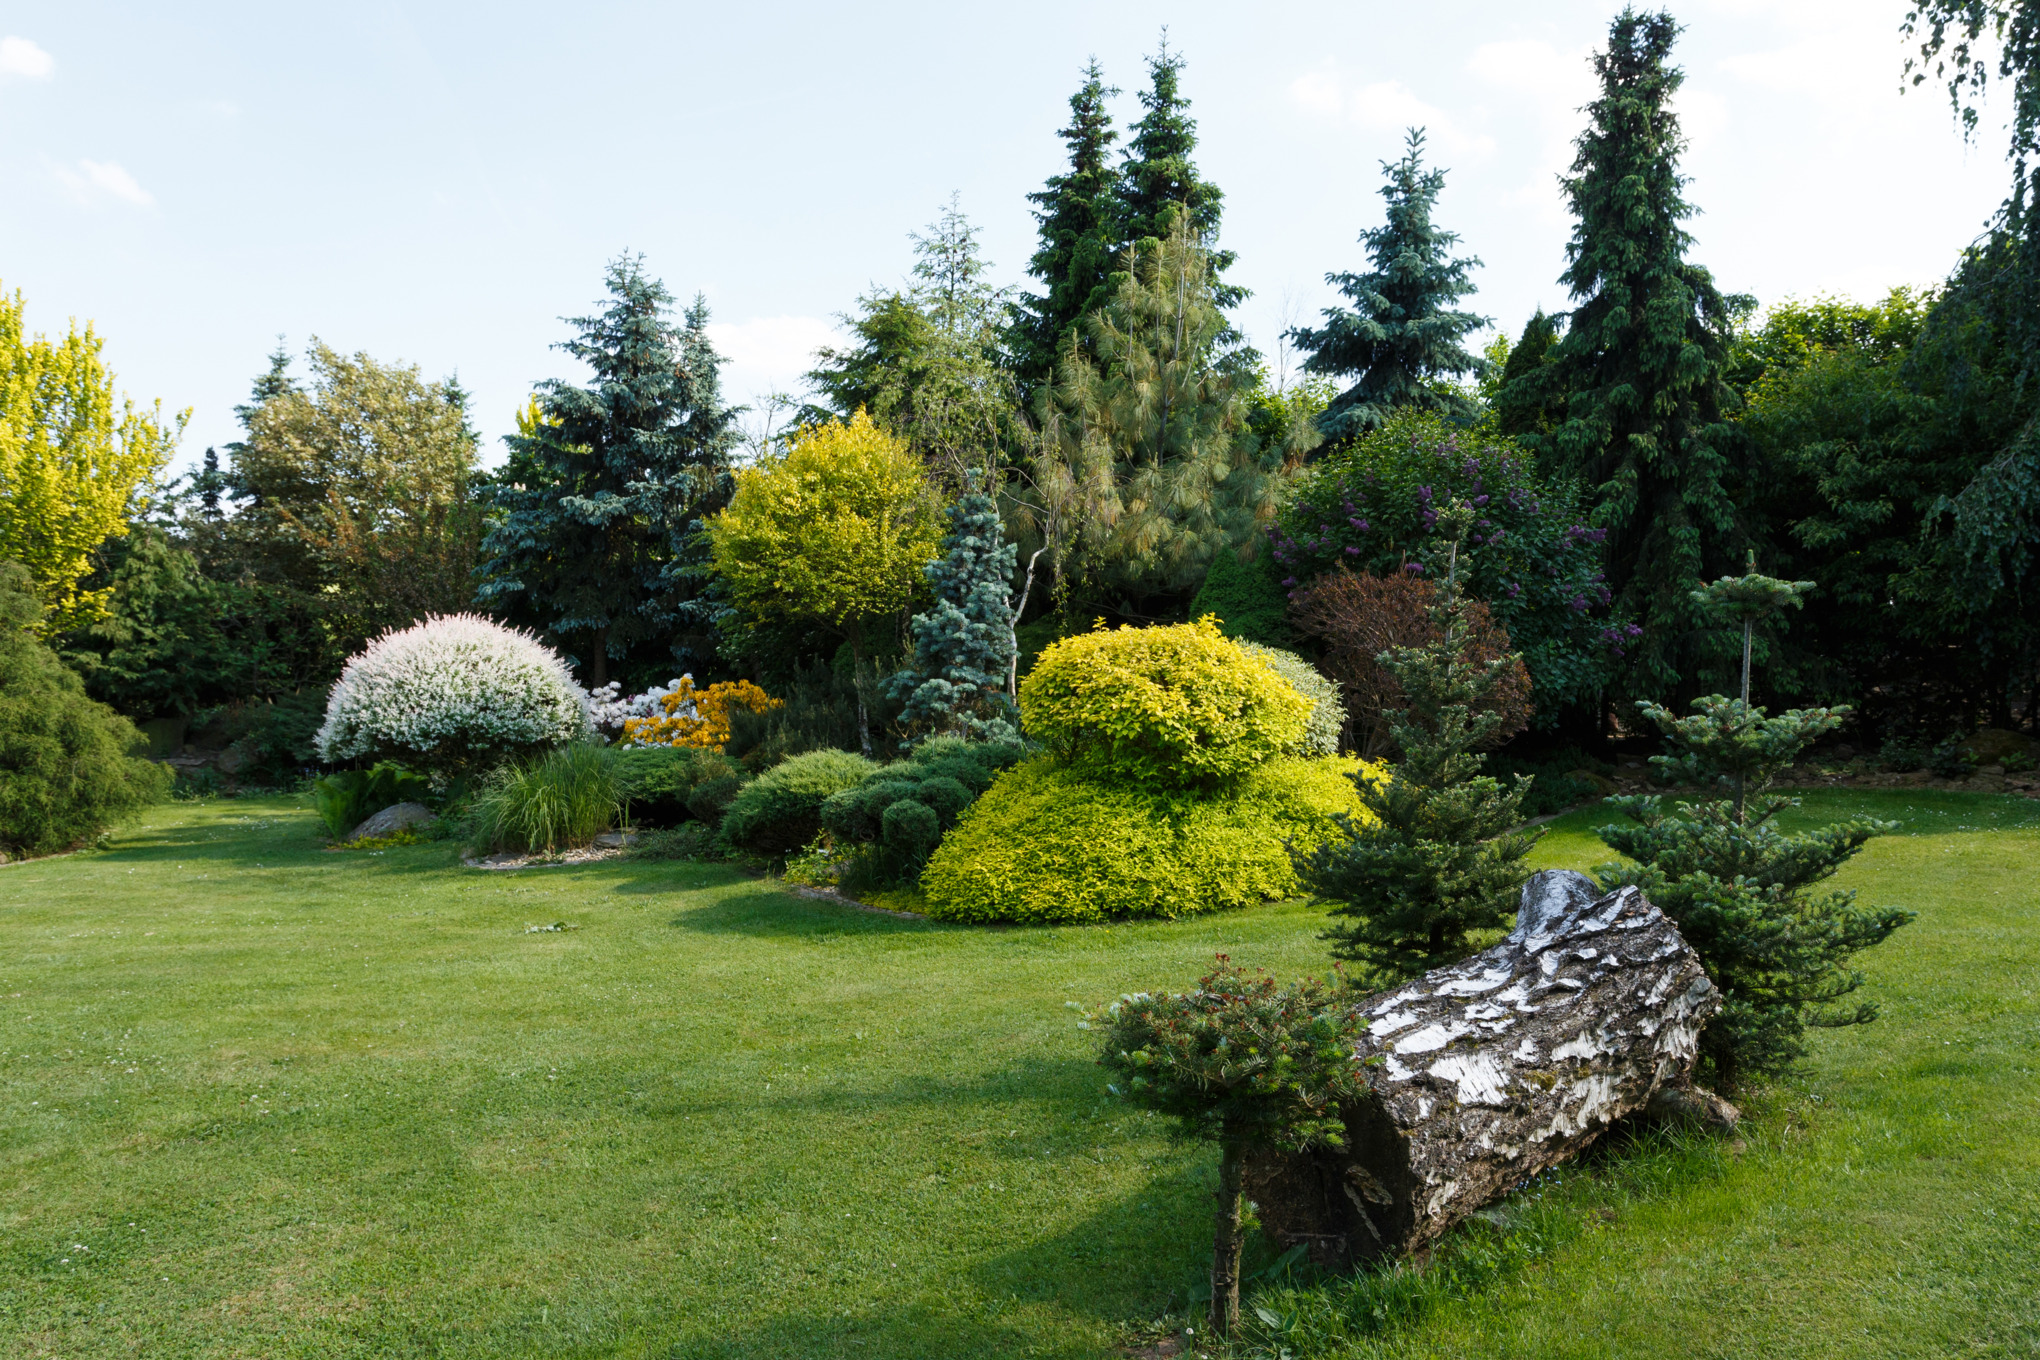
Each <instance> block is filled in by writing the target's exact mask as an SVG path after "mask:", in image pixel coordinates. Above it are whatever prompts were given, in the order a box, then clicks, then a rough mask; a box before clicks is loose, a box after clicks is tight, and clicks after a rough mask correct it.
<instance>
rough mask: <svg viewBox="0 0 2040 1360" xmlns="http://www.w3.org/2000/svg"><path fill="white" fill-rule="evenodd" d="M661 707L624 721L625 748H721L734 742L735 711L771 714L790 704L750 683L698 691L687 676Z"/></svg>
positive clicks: (735, 682) (727, 683)
mask: <svg viewBox="0 0 2040 1360" xmlns="http://www.w3.org/2000/svg"><path fill="white" fill-rule="evenodd" d="M659 706H660V707H661V708H663V709H665V710H666V711H665V712H664V713H658V714H654V715H652V716H651V717H649V718H625V719H624V720H623V743H622V744H623V745H625V746H700V747H716V746H721V745H722V744H723V743H724V742H726V741H728V740H729V739H730V713H731V712H732V711H733V710H735V709H739V708H741V709H744V710H746V711H748V712H751V713H770V712H771V711H772V710H773V709H775V708H784V707H786V701H785V700H784V699H775V698H773V697H772V696H771V695H769V694H767V693H766V692H765V691H764V690H762V689H759V688H758V687H757V686H756V685H754V684H752V683H751V682H750V681H749V680H725V681H723V682H722V683H721V684H716V685H710V686H709V687H708V688H707V689H705V690H701V691H699V692H697V691H696V690H695V688H694V677H692V676H688V675H683V676H681V677H680V683H679V684H678V685H677V686H676V687H674V688H673V689H671V690H669V691H667V693H666V697H665V698H663V699H661V700H660V701H659Z"/></svg>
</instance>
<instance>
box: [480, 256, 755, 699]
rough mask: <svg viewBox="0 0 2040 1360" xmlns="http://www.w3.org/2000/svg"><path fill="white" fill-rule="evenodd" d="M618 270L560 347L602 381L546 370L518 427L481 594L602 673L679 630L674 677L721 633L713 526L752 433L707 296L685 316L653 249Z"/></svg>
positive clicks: (497, 501) (509, 439)
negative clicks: (650, 269)
mask: <svg viewBox="0 0 2040 1360" xmlns="http://www.w3.org/2000/svg"><path fill="white" fill-rule="evenodd" d="M607 282H608V284H609V292H610V297H611V301H610V305H609V307H608V308H607V309H606V310H605V311H603V312H602V314H601V315H599V316H591V317H581V318H578V319H577V320H575V321H574V322H573V323H572V324H573V325H574V326H575V327H577V328H578V329H579V332H580V334H579V335H578V336H577V337H576V338H575V339H573V340H569V341H566V342H564V343H562V344H561V345H560V346H559V348H561V349H563V350H565V351H566V352H567V353H568V354H571V355H573V356H574V357H575V358H576V359H579V360H581V361H582V362H583V363H585V364H587V365H588V367H589V368H590V369H592V370H593V371H594V381H593V382H591V383H590V384H589V385H588V386H586V387H577V386H575V385H574V384H572V383H569V382H564V381H560V380H558V379H551V380H548V381H546V382H543V383H540V384H539V386H538V392H537V395H536V397H535V398H534V408H535V409H534V411H533V413H532V415H531V416H530V417H529V418H525V419H520V421H519V432H518V433H517V434H514V435H508V436H505V438H504V441H503V442H504V443H506V444H508V445H509V446H510V457H509V461H508V462H507V463H506V465H505V466H504V468H503V470H502V472H501V473H499V474H498V475H497V477H496V479H495V482H494V485H493V486H491V487H490V488H489V494H490V499H491V500H492V501H493V503H494V506H495V509H496V510H497V512H498V519H497V521H496V524H495V527H494V528H493V529H492V530H491V531H490V533H489V535H488V537H487V538H486V539H484V540H483V542H482V559H483V561H482V567H481V569H480V572H479V575H480V577H481V586H480V589H479V590H478V591H477V592H476V597H477V598H478V599H479V600H480V601H481V603H483V604H484V605H486V606H488V607H489V608H491V609H494V610H496V611H497V612H499V613H504V614H507V615H510V616H511V617H513V618H515V619H517V620H518V621H520V622H523V623H527V624H532V625H536V626H537V627H538V628H540V629H542V630H543V631H544V632H546V633H548V634H550V635H552V636H553V637H555V638H558V639H561V640H562V642H564V643H565V644H566V646H567V648H568V649H569V650H571V651H572V652H573V653H574V654H575V655H576V656H577V657H578V659H579V660H580V662H581V665H582V667H583V670H584V672H585V673H586V675H587V677H588V680H589V683H591V684H594V685H601V684H604V683H606V682H607V680H608V678H609V663H610V661H611V660H616V659H621V658H624V657H627V656H629V655H630V654H631V652H632V651H633V649H634V648H636V647H639V646H641V645H642V644H644V643H647V642H650V641H654V640H657V641H659V642H666V643H669V644H670V649H671V655H665V654H664V649H662V654H661V655H659V656H657V657H649V656H647V657H645V658H643V659H644V660H645V662H646V664H648V665H652V666H655V667H656V668H657V670H658V671H659V673H660V674H662V675H663V674H669V673H670V668H671V667H672V666H673V665H674V664H675V663H676V662H679V663H685V662H686V661H689V660H691V659H693V654H694V653H697V652H699V653H701V654H703V655H706V654H707V652H708V650H709V649H710V648H711V647H712V646H713V631H712V622H713V620H712V617H711V612H710V607H709V605H708V603H707V602H706V601H704V600H703V599H702V598H701V595H702V589H703V586H704V583H705V581H706V578H707V564H706V557H705V553H704V552H703V550H702V548H701V547H700V546H699V543H700V538H701V534H700V529H701V525H702V521H703V520H704V519H705V518H706V517H707V516H708V515H710V514H712V513H714V512H715V511H716V510H717V509H719V508H721V506H722V505H723V504H724V503H725V502H726V501H727V500H728V498H729V494H730V472H729V467H730V457H731V453H732V451H733V450H734V449H735V447H736V443H737V431H736V429H735V422H736V416H737V412H736V411H735V410H734V409H733V408H731V407H729V406H725V405H724V404H723V401H722V390H721V383H720V380H719V376H718V372H717V370H718V368H719V367H720V365H721V363H722V359H721V358H720V356H718V355H717V354H716V352H715V347H714V346H713V345H712V344H711V343H710V342H709V339H708V335H707V326H708V306H707V304H706V303H705V302H703V301H701V300H700V299H696V301H695V303H694V305H693V306H692V307H690V308H688V310H687V313H686V318H685V324H684V325H683V326H682V327H680V328H678V329H676V328H675V327H673V326H672V325H671V324H670V322H669V321H668V320H667V313H668V310H669V309H670V307H671V306H672V302H673V296H672V294H670V293H668V292H667V291H666V289H665V286H664V285H663V284H661V283H660V282H659V281H658V280H657V279H654V278H651V277H649V276H648V275H646V273H645V272H644V265H643V261H642V260H641V259H637V258H632V257H629V256H625V257H623V258H620V259H618V260H616V261H614V262H613V263H611V264H610V266H609V269H608V275H607Z"/></svg>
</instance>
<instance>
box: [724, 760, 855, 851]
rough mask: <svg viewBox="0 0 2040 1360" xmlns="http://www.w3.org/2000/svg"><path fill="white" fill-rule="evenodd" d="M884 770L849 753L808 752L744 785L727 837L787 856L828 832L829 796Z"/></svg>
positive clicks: (732, 807) (728, 817) (727, 819)
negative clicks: (824, 828)
mask: <svg viewBox="0 0 2040 1360" xmlns="http://www.w3.org/2000/svg"><path fill="white" fill-rule="evenodd" d="M876 769H878V766H877V765H876V764H874V763H873V762H871V761H869V760H866V759H865V758H864V757H863V756H860V755H852V754H851V753H850V752H848V751H808V752H806V753H804V754H802V755H797V756H795V757H793V758H792V759H791V760H788V761H786V762H785V763H784V764H781V765H775V766H773V767H772V768H771V769H769V770H767V771H766V772H765V773H764V774H761V775H759V776H758V777H757V778H756V779H754V780H752V781H751V782H750V783H748V784H746V785H744V787H743V788H742V789H740V790H739V791H738V792H737V795H736V797H735V798H734V799H732V800H731V801H730V804H729V808H728V810H727V811H725V812H724V813H723V818H722V834H723V839H724V840H726V841H728V842H729V843H730V844H731V845H734V846H737V847H738V848H739V849H743V850H748V851H750V852H751V853H752V854H756V855H785V854H790V853H791V852H793V851H795V850H798V849H800V848H801V847H802V846H804V845H806V844H807V843H808V842H809V841H811V840H813V839H814V838H815V835H816V833H817V832H819V831H820V830H821V829H822V804H823V803H825V802H827V801H828V799H829V795H831V794H834V793H840V792H842V791H843V790H844V789H847V788H854V787H855V786H857V785H858V784H861V783H863V782H864V780H865V778H866V777H867V776H868V775H870V774H871V773H872V772H873V771H875V770H876Z"/></svg>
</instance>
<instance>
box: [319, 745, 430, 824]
mask: <svg viewBox="0 0 2040 1360" xmlns="http://www.w3.org/2000/svg"><path fill="white" fill-rule="evenodd" d="M431 797H432V781H431V780H429V779H427V778H426V777H425V776H424V775H422V774H419V773H418V772H417V771H416V770H407V769H405V768H404V767H403V766H402V765H399V764H397V763H396V762H395V761H393V760H379V761H377V762H376V763H375V765H374V766H372V767H371V768H369V769H366V770H342V771H340V772H339V773H338V774H329V775H327V776H326V777H325V778H323V779H320V780H317V781H315V782H314V783H313V785H312V800H313V803H314V804H315V805H316V806H317V808H318V810H319V820H321V821H323V822H324V823H325V824H326V829H327V830H328V831H330V832H332V833H333V834H334V835H335V836H336V837H337V836H345V835H346V834H347V833H348V832H350V831H352V830H354V828H355V827H357V826H360V825H361V824H362V823H363V822H364V821H367V820H368V819H369V818H370V817H373V816H374V815H375V814H376V813H378V812H381V811H382V810H383V809H384V808H386V807H395V806H396V805H397V804H398V803H424V802H429V801H430V800H431Z"/></svg>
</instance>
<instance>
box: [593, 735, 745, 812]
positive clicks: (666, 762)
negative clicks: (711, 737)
mask: <svg viewBox="0 0 2040 1360" xmlns="http://www.w3.org/2000/svg"><path fill="white" fill-rule="evenodd" d="M742 773H743V771H742V770H741V769H740V768H739V767H738V765H737V762H735V761H734V760H731V759H730V758H729V757H728V756H726V755H724V754H723V753H722V752H720V751H710V750H703V749H702V748H700V747H696V746H647V747H628V748H624V749H622V750H619V751H618V752H617V756H616V777H617V782H618V786H619V788H620V789H621V791H622V794H623V797H624V798H625V799H626V800H627V801H628V802H629V804H630V816H631V821H632V822H634V823H643V824H645V825H649V826H677V825H679V824H680V823H681V822H684V821H686V820H687V819H688V818H689V817H690V816H692V815H693V813H692V812H691V811H690V810H689V808H688V801H689V800H690V799H691V798H692V797H693V795H694V791H695V790H696V789H698V788H700V787H701V786H702V785H703V784H706V783H708V782H709V781H710V780H714V779H723V778H731V777H739V778H738V786H739V787H740V786H741V783H742V780H741V778H740V776H741V775H742ZM731 792H732V793H734V792H735V789H734V788H733V789H732V790H731ZM725 805H727V800H725ZM716 819H717V820H720V819H721V808H718V809H717V811H716Z"/></svg>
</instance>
